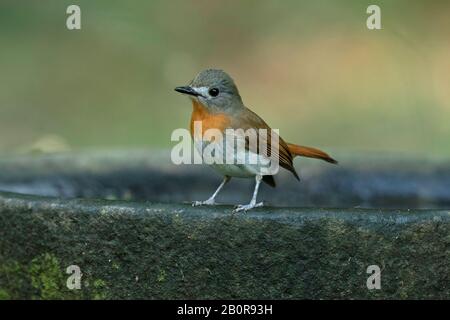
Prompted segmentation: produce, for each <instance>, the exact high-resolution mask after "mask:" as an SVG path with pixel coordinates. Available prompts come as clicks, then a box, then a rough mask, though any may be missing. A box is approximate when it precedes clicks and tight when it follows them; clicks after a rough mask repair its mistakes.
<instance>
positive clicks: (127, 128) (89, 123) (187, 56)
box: [0, 0, 450, 157]
mask: <svg viewBox="0 0 450 320" xmlns="http://www.w3.org/2000/svg"><path fill="white" fill-rule="evenodd" d="M70 4H78V5H79V6H80V7H81V11H82V29H81V30H80V31H69V30H67V29H66V18H67V14H66V8H67V6H68V5H70ZM370 4H378V5H379V6H380V7H381V12H382V27H383V29H382V30H375V31H371V30H368V29H367V28H366V19H367V17H368V15H367V14H366V8H367V6H368V5H370ZM449 14H450V1H438V0H433V1H424V0H423V1H413V0H395V1H392V0H389V1H361V0H355V1H351V0H345V1H344V0H342V1H336V0H321V1H299V0H295V1H275V0H251V1H208V0H197V1H186V0H183V1H181V0H180V1H111V0H77V1H64V0H41V1H17V0H11V1H7V0H1V2H0V153H3V154H4V153H16V152H18V153H21V152H30V151H39V150H41V151H42V150H44V151H45V150H66V149H79V148H100V147H102V148H103V147H105V148H111V147H120V148H122V147H126V148H142V147H144V148H155V149H156V148H157V149H164V148H169V147H170V146H171V145H173V143H172V142H171V141H170V134H171V132H172V130H174V129H175V128H180V127H186V128H187V127H188V121H189V117H190V112H191V106H190V103H189V101H188V100H187V99H186V98H185V97H182V96H180V95H179V94H176V93H175V92H174V91H173V88H174V87H175V86H178V85H183V84H186V83H187V82H188V81H190V80H191V79H192V78H193V77H194V76H195V74H196V73H198V72H199V71H200V70H202V69H204V68H209V67H214V68H222V69H224V70H226V71H227V72H228V73H230V74H231V75H232V77H233V78H234V79H235V81H236V82H237V84H238V86H239V88H240V91H241V95H242V97H243V99H244V103H245V104H246V105H247V106H248V107H250V108H251V109H253V110H254V111H256V112H257V113H258V114H260V115H261V116H262V117H263V118H264V119H265V120H266V121H267V122H268V123H269V124H271V125H272V127H274V128H279V129H280V132H281V134H282V136H283V137H284V138H285V139H286V140H288V141H293V142H298V143H301V144H306V145H312V146H317V147H323V148H327V150H331V151H333V150H339V151H341V150H345V151H346V152H373V153H382V152H390V153H399V154H427V155H430V154H431V155H437V156H438V155H440V156H444V157H448V156H450V90H449V89H450V57H449V53H450V18H449Z"/></svg>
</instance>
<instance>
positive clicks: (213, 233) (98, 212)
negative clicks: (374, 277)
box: [0, 192, 450, 299]
mask: <svg viewBox="0 0 450 320" xmlns="http://www.w3.org/2000/svg"><path fill="white" fill-rule="evenodd" d="M231 209H232V208H231V207H230V206H220V207H216V208H192V207H191V206H189V205H184V204H175V205H171V204H163V203H151V202H139V201H112V200H64V199H56V198H47V197H41V196H27V195H18V194H13V193H5V192H3V193H0V232H1V236H0V298H3V299H8V298H20V299H24V298H39V299H68V298H99V299H110V298H111V299H112V298H114V299H117V298H119V299H130V298H143V299H157V298H160V299H166V298H172V299H178V298H183V299H184V298H186V299H199V298H208V299H209V298H231V299H234V298H261V299H265V298H267V299H284V298H286V299H302V298H308V299H319V298H320V299H324V298H335V299H340V298H369V299H371V298H375V299H380V298H395V299H406V298H413V299H428V298H436V299H448V298H449V296H450V281H449V279H450V250H449V248H450V212H449V211H446V210H379V209H346V210H343V209H311V208H310V209H305V208H270V207H269V208H262V209H258V210H255V211H254V212H249V213H247V214H237V215H232V214H230V211H231ZM374 264H375V265H378V266H380V268H381V269H382V272H381V290H368V289H367V287H366V280H367V278H368V276H369V275H368V274H367V273H366V269H367V267H368V266H369V265H374ZM69 265H78V266H79V267H80V268H81V271H82V273H83V277H82V288H81V290H69V289H67V288H66V279H67V277H68V276H69V275H67V274H66V273H65V270H66V268H67V266H69Z"/></svg>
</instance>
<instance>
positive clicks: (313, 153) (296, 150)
mask: <svg viewBox="0 0 450 320" xmlns="http://www.w3.org/2000/svg"><path fill="white" fill-rule="evenodd" d="M287 145H288V148H289V151H290V152H291V153H292V155H293V156H301V157H308V158H316V159H321V160H324V161H326V162H330V163H334V164H337V163H338V162H337V161H336V160H334V159H333V158H332V157H330V156H329V155H328V154H327V153H326V152H323V151H321V150H319V149H316V148H311V147H305V146H298V145H296V144H292V143H288V144H287Z"/></svg>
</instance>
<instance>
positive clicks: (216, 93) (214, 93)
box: [208, 88, 219, 97]
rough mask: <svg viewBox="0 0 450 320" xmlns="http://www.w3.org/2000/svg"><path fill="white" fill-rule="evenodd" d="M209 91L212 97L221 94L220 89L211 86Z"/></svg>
mask: <svg viewBox="0 0 450 320" xmlns="http://www.w3.org/2000/svg"><path fill="white" fill-rule="evenodd" d="M208 93H209V95H210V96H211V97H217V95H218V94H219V89H217V88H211V89H209V92H208Z"/></svg>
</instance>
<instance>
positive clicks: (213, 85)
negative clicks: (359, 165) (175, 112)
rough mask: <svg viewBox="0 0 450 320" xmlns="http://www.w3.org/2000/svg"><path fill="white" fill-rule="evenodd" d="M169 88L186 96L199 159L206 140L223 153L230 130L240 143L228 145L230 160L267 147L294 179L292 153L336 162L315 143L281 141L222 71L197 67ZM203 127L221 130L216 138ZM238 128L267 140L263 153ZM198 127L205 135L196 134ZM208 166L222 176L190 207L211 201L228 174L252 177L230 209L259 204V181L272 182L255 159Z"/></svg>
mask: <svg viewBox="0 0 450 320" xmlns="http://www.w3.org/2000/svg"><path fill="white" fill-rule="evenodd" d="M175 91H177V92H179V93H181V94H183V95H186V96H188V97H189V98H190V100H191V101H192V115H191V121H190V133H191V137H192V139H193V142H194V145H195V148H196V149H197V150H198V152H199V153H200V154H201V155H202V157H203V159H205V158H204V157H205V155H204V153H203V151H204V150H205V149H204V148H205V145H206V146H207V145H209V144H210V143H213V144H219V145H220V147H219V148H218V150H219V151H221V152H218V153H217V155H214V156H218V157H219V158H220V157H222V158H225V156H226V155H227V152H228V153H229V152H230V151H229V150H228V149H227V148H226V146H225V145H226V143H225V142H224V141H225V138H226V137H229V136H230V133H229V132H232V133H231V135H232V136H233V138H235V139H237V140H239V141H240V142H241V143H243V145H244V146H245V148H244V149H243V151H236V149H232V150H233V151H234V152H238V153H239V154H237V155H235V156H233V157H232V159H234V160H236V158H242V157H244V158H245V157H249V156H252V155H253V156H256V157H257V158H258V159H259V160H261V159H265V160H268V159H267V158H268V157H269V156H270V154H271V152H273V153H274V154H277V155H278V158H277V160H278V161H279V166H280V167H281V168H284V169H286V170H288V171H290V172H291V173H292V174H293V175H294V177H295V178H296V179H297V180H300V178H299V176H298V174H297V172H296V170H295V168H294V165H293V159H294V157H296V156H302V157H308V158H316V159H321V160H324V161H326V162H329V163H332V164H337V163H338V162H337V161H336V160H335V159H333V158H332V157H331V156H330V155H328V154H327V153H326V152H324V151H322V150H319V149H317V148H311V147H306V146H301V145H296V144H293V143H287V142H285V141H284V140H283V139H282V138H281V137H280V136H279V135H278V133H276V132H275V131H274V130H273V129H271V127H270V126H269V125H268V124H267V123H266V122H265V121H264V120H263V119H262V118H261V117H260V116H258V115H257V114H256V113H255V112H253V111H251V110H250V109H249V108H247V107H246V106H245V105H244V103H243V101H242V98H241V95H240V93H239V90H238V88H237V86H236V84H235V82H234V80H233V79H232V78H231V77H230V76H229V75H228V74H227V73H226V72H225V71H223V70H220V69H206V70H203V71H201V72H200V73H199V74H197V75H196V76H195V78H194V79H193V80H192V81H191V82H190V83H189V84H188V85H185V86H179V87H176V88H175ZM197 123H199V124H200V125H201V129H202V130H201V131H200V133H198V132H196V124H197ZM209 129H213V130H217V131H218V132H219V133H223V136H222V138H221V137H220V136H219V137H218V138H216V137H215V138H211V137H207V136H206V132H207V131H208V130H209ZM230 129H231V130H230ZM239 129H242V130H248V129H251V130H255V132H257V133H256V135H257V138H258V139H260V140H259V141H264V143H266V144H267V149H266V152H265V153H264V152H263V150H262V149H261V148H259V149H258V147H256V148H255V147H253V148H251V147H250V146H249V141H248V137H245V136H243V135H242V131H239ZM261 129H262V130H266V132H268V135H267V137H262V136H261V134H259V132H260V130H261ZM203 132H205V134H202V133H203ZM236 132H241V133H236ZM272 137H276V138H277V139H274V140H275V141H276V143H273V140H272V139H271V138H272ZM272 144H274V145H272ZM222 148H223V149H222ZM267 150H269V152H267ZM246 159H247V158H246ZM209 160H211V159H209ZM224 162H225V163H224ZM210 165H211V166H212V167H213V168H214V169H215V170H217V171H218V172H219V173H220V174H222V175H223V180H222V182H221V184H220V185H219V187H218V188H217V190H216V191H215V192H214V193H213V194H212V195H211V197H209V198H208V199H207V200H205V201H194V202H193V203H192V205H193V206H202V205H215V204H217V203H216V201H215V199H216V197H217V195H218V194H219V192H220V191H221V190H222V189H223V187H224V186H225V185H226V184H227V183H228V182H229V181H230V179H231V178H232V177H237V178H253V179H255V188H254V191H253V195H252V198H251V200H250V203H248V204H243V205H237V206H236V207H235V209H234V210H233V212H240V211H244V212H246V211H248V210H251V209H254V208H258V207H261V206H263V202H257V196H258V190H259V187H260V184H261V182H265V183H267V184H268V185H269V186H271V187H275V186H276V184H275V179H274V174H272V172H267V171H266V172H265V171H264V170H263V168H262V167H263V165H262V164H261V163H260V162H256V164H255V163H252V164H249V163H245V162H244V163H237V162H232V163H230V162H226V161H222V162H221V163H212V164H210ZM277 172H278V171H277ZM275 174H276V173H275Z"/></svg>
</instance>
